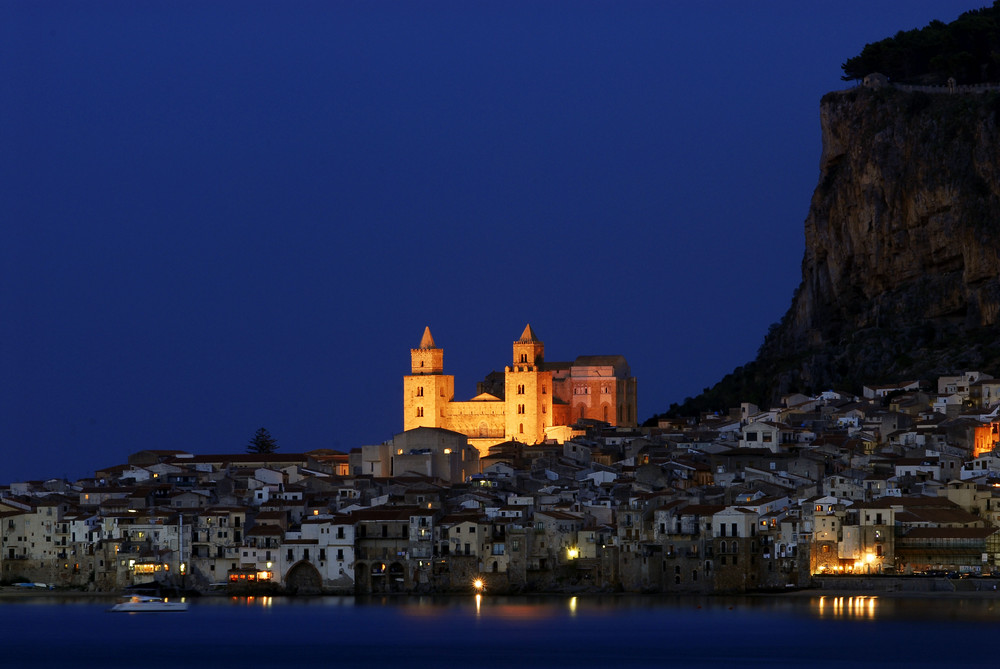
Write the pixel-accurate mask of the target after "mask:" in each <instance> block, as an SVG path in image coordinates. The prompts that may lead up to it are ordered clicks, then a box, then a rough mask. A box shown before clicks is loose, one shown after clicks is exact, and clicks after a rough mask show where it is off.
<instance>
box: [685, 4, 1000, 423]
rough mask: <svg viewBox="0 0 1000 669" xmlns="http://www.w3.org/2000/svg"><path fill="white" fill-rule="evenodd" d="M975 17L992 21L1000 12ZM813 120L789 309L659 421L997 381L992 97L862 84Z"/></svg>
mask: <svg viewBox="0 0 1000 669" xmlns="http://www.w3.org/2000/svg"><path fill="white" fill-rule="evenodd" d="M981 12H982V13H987V14H988V15H986V18H987V19H989V20H990V21H993V22H994V24H995V23H996V21H997V19H996V16H997V15H1000V3H998V5H994V7H993V8H992V9H989V10H981ZM963 16H966V15H963ZM976 16H977V17H979V18H982V17H983V16H984V14H976ZM898 37H899V36H897V39H898ZM870 46H872V45H869V47H870ZM998 49H1000V47H998ZM867 51H868V47H866V52H867ZM851 62H852V61H848V64H850V63H851ZM998 62H1000V60H998ZM845 71H847V72H860V70H849V69H848V68H847V64H845ZM923 80H924V81H926V80H927V78H926V77H925V78H924V79H923ZM928 90H933V91H934V92H948V93H952V94H950V95H935V94H933V93H931V92H928ZM820 119H821V125H822V139H823V150H822V156H821V160H820V177H819V184H818V185H817V187H816V190H815V192H814V193H813V197H812V201H811V204H810V208H809V214H808V217H807V218H806V221H805V254H804V257H803V259H802V281H801V283H800V285H799V287H798V288H797V289H796V290H795V294H794V297H793V299H792V305H791V307H790V308H789V310H788V312H787V313H786V314H785V315H784V317H783V318H782V319H781V321H780V322H779V323H775V324H774V325H772V326H771V329H770V331H769V332H768V334H767V336H766V337H765V340H764V343H763V344H762V346H761V347H760V349H759V351H758V356H757V358H756V360H754V361H753V362H751V363H749V364H747V365H745V366H742V367H739V368H737V369H736V370H734V371H733V372H732V373H731V374H729V375H727V376H726V377H725V378H724V379H723V380H722V381H720V382H719V383H718V384H716V385H715V386H714V387H712V388H710V389H708V390H707V391H706V392H705V393H704V394H702V395H701V396H699V397H697V398H688V400H686V401H685V403H684V404H683V405H681V406H678V405H673V406H672V407H671V410H670V412H668V413H669V414H671V415H692V414H695V413H697V412H698V411H703V410H718V409H725V408H726V407H729V406H735V405H737V404H738V403H739V402H740V401H745V400H747V399H752V400H753V401H756V402H760V403H762V404H763V405H771V404H772V403H773V402H774V401H775V400H776V398H778V397H780V396H781V395H783V394H786V393H789V392H804V393H816V392H820V391H822V390H825V389H829V388H843V389H859V388H861V386H862V385H863V384H865V383H870V382H880V381H892V380H900V379H911V378H933V377H936V376H939V375H942V374H948V373H954V372H955V371H956V370H962V369H969V368H976V369H983V370H987V371H991V372H993V373H998V372H1000V90H997V87H996V86H995V85H993V86H989V85H987V86H980V87H972V86H967V85H965V84H960V83H956V82H954V81H951V82H945V85H944V86H943V87H935V88H934V89H923V86H919V87H918V86H917V85H912V84H911V85H900V84H895V83H893V81H892V79H891V78H890V77H888V76H879V75H878V74H874V75H873V74H871V73H869V74H868V77H867V81H866V85H864V86H859V87H856V88H853V89H850V90H847V91H842V92H834V93H829V94H827V95H825V96H824V97H823V100H822V102H821V106H820Z"/></svg>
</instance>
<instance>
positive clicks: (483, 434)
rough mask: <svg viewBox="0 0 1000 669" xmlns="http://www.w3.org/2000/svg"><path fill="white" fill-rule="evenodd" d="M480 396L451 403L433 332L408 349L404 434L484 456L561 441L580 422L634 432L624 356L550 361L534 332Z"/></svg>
mask: <svg viewBox="0 0 1000 669" xmlns="http://www.w3.org/2000/svg"><path fill="white" fill-rule="evenodd" d="M477 391H478V394H477V395H476V396H475V397H473V398H472V399H470V400H468V401H464V402H457V401H455V397H454V396H455V377H454V376H452V375H449V374H445V373H444V350H443V349H440V348H438V347H437V345H436V344H435V343H434V337H433V336H431V330H430V327H427V328H425V329H424V336H423V337H422V338H421V340H420V346H419V348H414V349H410V373H409V374H408V375H407V376H404V377H403V429H404V430H412V429H413V428H416V427H437V428H444V429H447V430H452V431H454V432H461V433H462V434H464V435H466V436H467V437H468V438H469V443H470V444H472V445H473V446H475V447H476V448H477V449H478V450H479V452H480V453H481V454H483V455H486V454H487V452H488V449H489V447H490V446H492V445H494V444H498V443H501V442H504V441H511V440H516V441H519V442H522V443H526V444H537V443H541V442H544V441H556V442H560V443H561V442H563V441H565V440H566V439H568V438H570V437H571V436H573V434H578V433H579V432H578V431H576V432H574V429H573V427H572V425H573V424H574V423H577V422H578V421H580V420H581V419H584V420H588V419H589V420H595V421H603V422H605V423H608V424H610V425H621V426H626V427H634V426H635V425H636V411H637V410H636V382H635V378H634V377H633V376H632V373H631V371H630V370H629V366H628V363H627V362H626V361H625V358H624V356H621V355H584V356H580V357H578V358H577V359H576V360H574V361H573V362H547V361H546V360H545V344H543V343H542V342H541V341H539V339H538V337H536V336H535V333H534V331H533V330H532V329H531V325H528V326H526V327H525V328H524V332H523V333H521V337H520V338H519V339H518V340H517V341H515V342H514V347H513V355H512V358H511V364H509V365H507V366H506V367H505V368H504V371H503V372H493V373H491V374H489V375H487V377H486V378H485V379H484V380H483V381H482V382H481V383H479V384H478V388H477Z"/></svg>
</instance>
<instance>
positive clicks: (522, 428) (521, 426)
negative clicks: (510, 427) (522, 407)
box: [517, 423, 524, 434]
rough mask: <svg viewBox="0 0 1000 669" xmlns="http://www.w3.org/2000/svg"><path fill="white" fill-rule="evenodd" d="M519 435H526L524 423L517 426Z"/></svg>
mask: <svg viewBox="0 0 1000 669" xmlns="http://www.w3.org/2000/svg"><path fill="white" fill-rule="evenodd" d="M517 433H518V434H524V423H521V424H520V425H518V426H517Z"/></svg>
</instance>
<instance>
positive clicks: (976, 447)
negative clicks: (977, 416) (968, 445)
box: [972, 423, 1000, 458]
mask: <svg viewBox="0 0 1000 669" xmlns="http://www.w3.org/2000/svg"><path fill="white" fill-rule="evenodd" d="M998 441H1000V423H990V424H989V425H983V426H981V427H977V428H976V433H975V436H974V444H973V452H972V455H973V456H974V457H977V458H978V457H979V456H980V455H983V454H984V453H992V452H993V449H994V448H996V446H997V442H998Z"/></svg>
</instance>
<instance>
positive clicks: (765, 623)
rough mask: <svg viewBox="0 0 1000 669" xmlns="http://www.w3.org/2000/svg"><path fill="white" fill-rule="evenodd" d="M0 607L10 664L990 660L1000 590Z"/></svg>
mask: <svg viewBox="0 0 1000 669" xmlns="http://www.w3.org/2000/svg"><path fill="white" fill-rule="evenodd" d="M111 603H112V601H111V600H93V599H84V600H66V601H60V600H53V599H46V598H38V599H23V600H22V599H18V600H6V601H2V602H0V641H2V647H0V653H2V656H0V666H3V667H19V666H20V667H73V668H74V669H75V668H78V667H119V666H120V667H141V668H146V667H182V668H187V667H209V666H211V667H230V666H232V667H236V666H239V667H247V668H251V667H310V668H312V667H328V666H338V667H362V666H363V667H405V668H407V669H409V668H420V667H434V668H439V667H441V668H447V667H477V668H478V667H517V668H518V669H523V668H528V667H548V668H553V667H556V668H562V667H566V668H568V669H576V668H578V667H614V668H615V669H619V668H625V667H736V666H743V667H747V666H749V667H763V666H766V667H804V666H808V667H840V668H843V667H850V668H851V669H854V668H856V667H886V666H897V665H898V666H907V667H942V666H958V665H971V664H973V663H977V664H982V665H983V666H988V665H987V664H986V663H987V662H988V663H989V664H990V665H992V663H993V658H994V656H995V652H996V651H995V650H994V649H993V644H994V641H993V639H994V638H995V635H996V633H997V631H1000V599H997V600H993V599H969V600H964V599H886V598H877V599H874V598H851V597H842V598H830V597H826V598H823V599H820V598H809V597H792V598H760V597H757V598H704V599H702V598H697V599H691V598H687V599H676V598H669V599H668V598H655V597H608V598H598V597H579V598H570V597H564V598H551V597H548V598H538V599H533V598H500V597H490V596H489V595H486V596H485V597H483V599H482V601H481V602H480V603H479V604H478V605H477V603H476V601H475V598H474V597H473V596H471V595H470V596H468V597H459V598H422V599H404V600H395V599H394V600H368V601H360V600H359V601H355V600H354V599H352V598H331V597H326V598H317V599H299V600H289V599H282V598H257V599H232V600H230V599H217V598H212V599H198V600H195V601H194V602H193V603H192V605H191V608H190V609H189V611H187V612H186V613H160V614H156V613H146V614H118V613H115V614H112V613H108V612H107V609H108V607H109V606H110V604H111Z"/></svg>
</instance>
